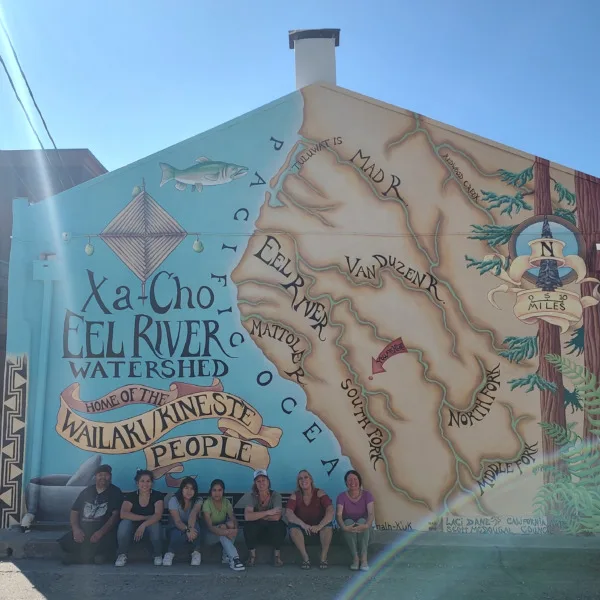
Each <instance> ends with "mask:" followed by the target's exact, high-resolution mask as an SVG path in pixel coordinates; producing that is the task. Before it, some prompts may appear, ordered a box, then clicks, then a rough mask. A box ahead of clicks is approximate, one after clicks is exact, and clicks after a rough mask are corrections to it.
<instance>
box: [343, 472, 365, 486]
mask: <svg viewBox="0 0 600 600" xmlns="http://www.w3.org/2000/svg"><path fill="white" fill-rule="evenodd" d="M350 475H356V478H357V479H358V485H359V486H360V487H362V477H361V476H360V473H359V472H358V471H355V470H354V469H350V470H349V471H348V472H347V473H346V474H345V475H344V483H345V484H346V485H348V477H349V476H350Z"/></svg>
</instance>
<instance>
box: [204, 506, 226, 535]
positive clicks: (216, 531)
mask: <svg viewBox="0 0 600 600" xmlns="http://www.w3.org/2000/svg"><path fill="white" fill-rule="evenodd" d="M206 508H207V509H208V507H206ZM203 514H204V522H205V523H206V526H207V527H208V530H209V531H210V532H211V533H214V534H215V535H218V536H225V535H227V529H225V528H224V527H216V526H215V525H213V522H212V517H211V516H210V512H209V511H208V510H206V511H203Z"/></svg>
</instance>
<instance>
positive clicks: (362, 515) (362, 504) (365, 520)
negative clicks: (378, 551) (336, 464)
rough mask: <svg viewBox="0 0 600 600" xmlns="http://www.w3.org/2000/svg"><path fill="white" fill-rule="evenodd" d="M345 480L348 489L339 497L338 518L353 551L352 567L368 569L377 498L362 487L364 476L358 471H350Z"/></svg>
mask: <svg viewBox="0 0 600 600" xmlns="http://www.w3.org/2000/svg"><path fill="white" fill-rule="evenodd" d="M344 481H345V482H346V487H347V488H348V489H347V490H346V491H345V492H342V493H341V494H340V495H339V496H338V497H337V500H336V505H337V510H336V520H337V522H338V525H339V526H340V529H341V530H342V531H343V532H344V537H345V538H346V543H347V544H348V547H349V548H350V552H352V565H350V568H351V569H352V570H353V571H358V569H359V564H360V570H361V571H368V570H369V562H368V560H367V548H368V547H369V534H370V532H371V526H372V525H373V520H374V519H375V500H374V499H373V496H372V495H371V492H368V491H367V490H363V489H362V478H361V476H360V474H359V473H358V472H357V471H348V472H347V473H346V475H345V476H344ZM359 552H360V562H359Z"/></svg>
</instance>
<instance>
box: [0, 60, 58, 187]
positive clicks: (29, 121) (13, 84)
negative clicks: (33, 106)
mask: <svg viewBox="0 0 600 600" xmlns="http://www.w3.org/2000/svg"><path fill="white" fill-rule="evenodd" d="M0 64H2V66H3V67H4V72H5V73H6V76H7V77H8V81H9V83H10V87H11V88H12V90H13V92H14V93H15V97H16V98H17V102H18V103H19V104H20V105H21V108H22V109H23V113H25V118H26V119H27V122H28V123H29V127H31V131H33V135H35V137H36V139H37V141H38V144H39V145H40V148H41V149H42V150H43V151H44V155H45V156H46V160H47V161H48V164H49V165H50V167H52V166H53V165H52V161H51V160H50V157H49V156H48V153H47V152H46V148H44V144H42V140H41V139H40V136H39V135H38V132H37V131H36V129H35V127H34V125H33V123H32V122H31V118H30V117H29V113H28V112H27V109H26V108H25V105H24V104H23V101H22V100H21V96H19V92H18V91H17V88H16V87H15V82H14V81H13V78H12V77H11V76H10V72H9V70H8V67H7V66H6V63H5V62H4V58H2V55H1V54H0ZM57 175H58V179H59V181H60V184H61V185H62V186H63V187H64V183H63V180H62V178H61V177H60V173H57ZM19 178H20V177H19ZM25 187H26V188H27V189H29V186H25ZM30 193H31V190H30Z"/></svg>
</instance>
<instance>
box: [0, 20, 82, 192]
mask: <svg viewBox="0 0 600 600" xmlns="http://www.w3.org/2000/svg"><path fill="white" fill-rule="evenodd" d="M0 27H2V31H3V32H4V35H5V37H6V39H7V41H8V45H9V46H10V49H11V51H12V54H13V58H14V60H15V63H16V65H17V67H18V68H19V72H20V73H21V77H22V78H23V81H24V82H25V85H26V86H27V91H28V92H29V96H30V97H31V100H32V101H33V105H34V106H35V109H36V110H37V113H38V114H39V116H40V119H41V120H42V124H43V125H44V129H45V130H46V133H47V135H48V137H49V138H50V141H51V142H52V145H53V146H54V149H55V150H56V153H57V155H58V159H59V160H60V163H61V165H62V166H63V168H64V170H65V171H66V172H67V175H68V176H69V179H70V180H71V184H72V185H73V187H74V186H75V182H74V181H73V177H71V174H70V173H69V172H68V170H67V168H66V166H65V163H64V162H63V159H62V156H61V154H60V150H59V149H58V147H57V146H56V142H55V141H54V138H53V137H52V134H51V133H50V129H49V128H48V124H47V123H46V119H45V118H44V115H43V114H42V110H41V109H40V107H39V105H38V103H37V101H36V99H35V96H34V94H33V90H32V89H31V86H30V85H29V81H28V79H27V76H26V75H25V71H23V67H22V66H21V61H20V60H19V56H18V55H17V51H16V49H15V47H14V45H13V43H12V39H11V37H10V35H9V33H8V30H7V29H6V27H5V25H4V22H3V20H2V18H1V17H0ZM0 60H2V66H3V67H4V70H5V72H6V75H7V76H8V78H9V81H10V83H11V86H12V88H13V91H14V93H15V95H16V96H17V100H18V101H19V104H20V105H21V108H22V109H23V111H24V112H25V116H26V117H27V121H28V122H29V125H30V126H31V128H32V129H33V131H34V133H35V136H36V138H37V140H38V142H39V144H40V146H41V147H42V149H43V150H44V152H45V148H44V146H43V144H42V142H41V140H40V137H39V135H38V134H37V132H36V131H35V129H34V128H33V125H32V123H31V119H30V118H29V115H28V113H27V110H26V109H25V106H24V105H23V102H22V101H21V99H20V97H19V94H18V92H17V90H16V88H15V85H14V83H13V81H12V78H11V76H10V74H9V72H8V69H7V67H6V64H5V62H4V60H3V59H2V57H1V56H0ZM46 158H47V159H48V162H49V163H50V165H51V166H52V163H51V162H50V158H49V157H48V154H47V153H46ZM57 175H58V179H59V181H60V184H61V186H62V187H63V188H64V187H65V185H64V183H63V180H62V177H61V176H60V172H59V171H57Z"/></svg>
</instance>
